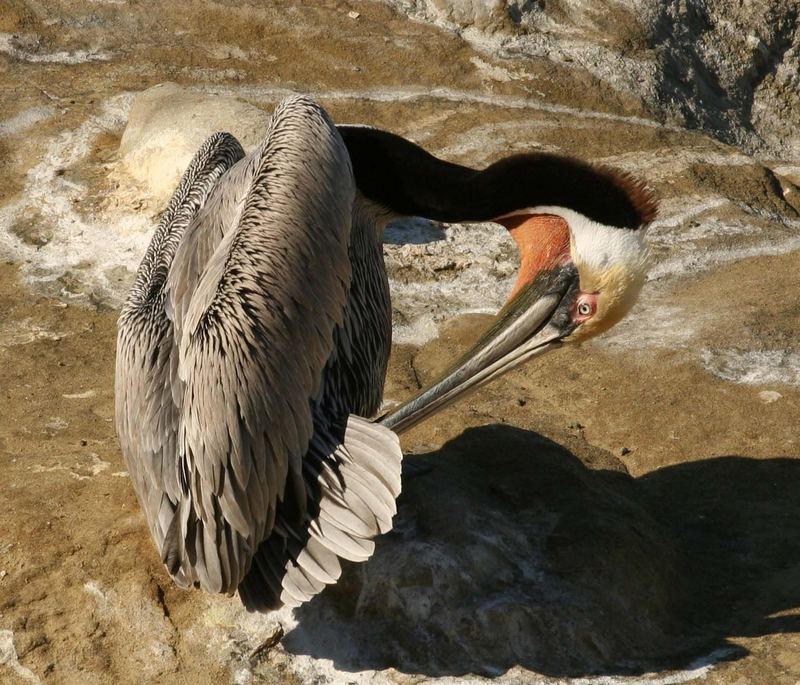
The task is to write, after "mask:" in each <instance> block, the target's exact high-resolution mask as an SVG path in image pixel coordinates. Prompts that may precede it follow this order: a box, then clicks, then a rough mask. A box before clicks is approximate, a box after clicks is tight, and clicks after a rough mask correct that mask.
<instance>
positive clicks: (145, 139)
mask: <svg viewBox="0 0 800 685" xmlns="http://www.w3.org/2000/svg"><path fill="white" fill-rule="evenodd" d="M268 122H269V114H267V113H266V112H264V111H263V110H260V109H258V108H257V107H253V106H252V105H249V104H247V103H246V102H243V101H241V100H238V99H236V98H231V97H217V98H207V97H203V96H202V95H200V94H197V93H190V92H187V91H185V90H183V89H181V88H180V87H179V86H177V85H176V84H174V83H165V84H161V85H158V86H154V87H153V88H149V89H148V90H146V91H145V92H144V93H142V94H141V95H139V96H138V97H137V98H136V100H135V101H134V103H133V106H132V107H131V110H130V114H129V116H128V125H127V126H126V127H125V133H124V134H123V135H122V140H121V141H120V145H119V154H120V158H121V161H122V166H123V168H124V169H125V171H127V172H128V173H129V174H130V175H131V176H132V177H133V179H134V180H135V181H137V182H138V183H140V184H142V185H144V186H146V188H147V191H148V193H149V194H150V195H151V196H152V198H153V201H154V202H155V203H156V204H157V205H158V206H162V207H163V206H164V205H166V203H167V201H168V200H169V198H170V197H171V196H172V193H173V192H174V190H175V188H176V187H177V185H178V181H180V178H181V176H182V175H183V172H184V171H185V170H186V167H188V166H189V162H190V161H191V159H192V157H193V156H194V153H195V152H197V149H198V148H199V147H200V145H202V143H203V141H204V140H205V139H206V138H207V137H208V136H210V135H211V134H212V133H215V132H217V131H227V132H228V133H232V134H233V135H234V136H235V137H236V139H237V140H238V141H239V142H240V143H241V144H242V145H243V146H244V148H245V149H247V150H249V149H251V148H252V147H254V146H255V145H257V144H258V143H259V142H261V139H262V138H263V137H264V131H265V129H266V127H267V124H268Z"/></svg>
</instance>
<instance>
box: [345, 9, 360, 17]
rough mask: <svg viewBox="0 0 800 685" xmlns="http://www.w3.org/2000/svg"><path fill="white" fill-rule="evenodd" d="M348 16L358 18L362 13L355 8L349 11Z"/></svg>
mask: <svg viewBox="0 0 800 685" xmlns="http://www.w3.org/2000/svg"><path fill="white" fill-rule="evenodd" d="M347 16H348V17H350V18H351V19H358V18H359V17H360V16H361V13H360V12H356V11H355V10H353V11H352V12H348V13H347Z"/></svg>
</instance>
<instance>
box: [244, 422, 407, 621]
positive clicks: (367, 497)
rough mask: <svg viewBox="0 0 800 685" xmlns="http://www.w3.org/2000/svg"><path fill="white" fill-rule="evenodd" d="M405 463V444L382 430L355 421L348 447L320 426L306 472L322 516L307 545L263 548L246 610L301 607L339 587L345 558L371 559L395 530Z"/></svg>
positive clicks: (275, 541) (247, 583) (280, 542)
mask: <svg viewBox="0 0 800 685" xmlns="http://www.w3.org/2000/svg"><path fill="white" fill-rule="evenodd" d="M401 459H402V451H401V450H400V441H399V439H398V437H397V436H396V435H395V434H394V433H392V432H391V431H390V430H388V429H386V428H384V427H383V426H381V425H379V424H375V423H372V422H370V421H367V420H366V419H362V418H360V417H358V416H350V417H348V420H347V425H346V429H345V432H344V437H343V439H342V440H337V439H336V438H335V437H334V435H333V434H331V433H330V432H329V431H327V430H326V429H325V428H324V426H322V425H320V424H317V431H316V432H315V434H314V438H313V440H312V442H311V445H310V447H309V451H308V454H307V455H306V459H305V461H304V464H303V467H304V471H305V473H306V479H307V483H308V486H309V497H310V498H311V499H312V500H313V501H316V502H317V503H318V511H317V513H316V514H315V515H312V514H309V516H308V521H307V525H306V530H305V537H304V539H301V540H297V539H291V538H290V539H288V540H284V539H282V538H280V537H279V536H272V537H270V538H269V539H267V540H266V541H265V542H264V543H262V545H261V547H259V549H258V552H257V553H256V556H255V560H254V564H253V567H252V569H251V571H250V573H249V574H248V575H247V576H246V578H245V579H244V581H243V582H242V584H241V585H240V587H239V593H240V595H241V597H242V601H243V602H244V603H245V605H246V606H247V607H248V608H250V609H259V610H263V609H271V608H274V607H276V606H278V605H279V604H281V603H282V604H287V605H289V606H298V605H300V604H302V603H303V602H306V601H308V600H309V599H311V597H313V596H314V595H315V594H317V593H318V592H320V590H322V589H323V588H324V587H325V586H326V585H329V584H331V583H334V582H336V580H338V578H339V576H340V575H341V572H342V569H341V563H340V560H339V559H340V558H342V559H347V560H350V561H364V560H366V559H368V558H369V557H370V555H371V554H372V552H373V550H374V547H375V543H374V542H373V540H372V538H374V537H375V536H376V535H379V534H380V533H385V532H387V531H388V530H390V529H391V522H392V517H393V516H394V514H395V513H396V504H395V500H396V498H397V497H398V495H399V494H400V462H401ZM315 486H316V487H315Z"/></svg>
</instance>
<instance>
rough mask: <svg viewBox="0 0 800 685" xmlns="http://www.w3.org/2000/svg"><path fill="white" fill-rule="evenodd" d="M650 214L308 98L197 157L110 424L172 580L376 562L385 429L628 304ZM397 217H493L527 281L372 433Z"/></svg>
mask: <svg viewBox="0 0 800 685" xmlns="http://www.w3.org/2000/svg"><path fill="white" fill-rule="evenodd" d="M654 214H655V203H654V201H653V200H652V199H651V197H650V195H649V194H648V193H647V191H646V190H645V189H644V188H643V186H642V185H641V184H639V183H638V182H636V181H634V180H632V179H630V178H629V177H627V176H626V175H623V174H619V173H616V172H613V171H610V170H607V169H603V168H597V167H593V166H590V165H587V164H584V163H582V162H578V161H576V160H572V159H568V158H564V157H558V156H553V155H543V154H530V155H518V156H514V157H509V158H507V159H503V160H501V161H500V162H497V163H496V164H493V165H491V166H490V167H488V168H487V169H484V170H482V171H476V170H473V169H468V168H466V167H462V166H458V165H455V164H450V163H447V162H444V161H442V160H439V159H437V158H435V157H433V156H431V155H430V154H428V153H427V152H425V151H424V150H422V149H421V148H419V147H418V146H416V145H414V144H413V143H411V142H409V141H407V140H404V139H403V138H400V137H398V136H396V135H393V134H390V133H387V132H385V131H380V130H376V129H372V128H367V127H355V126H353V127H349V126H342V127H339V128H337V127H336V126H334V125H333V124H332V123H331V121H330V120H329V118H328V116H327V115H326V113H325V112H324V111H323V110H322V109H321V108H320V107H319V106H318V105H317V104H316V103H314V102H313V101H312V100H310V99H308V98H306V97H299V96H298V97H293V98H290V99H288V100H285V101H284V102H282V103H281V104H280V105H279V106H278V107H277V109H276V110H275V112H274V114H273V116H272V119H271V122H270V125H269V127H268V130H267V132H266V137H265V139H264V141H263V143H262V144H261V145H260V146H259V147H258V148H257V149H255V150H254V151H253V152H252V153H250V154H249V155H245V154H244V151H243V150H242V148H241V146H240V145H239V143H238V142H237V141H236V140H235V139H234V138H233V137H232V136H230V135H229V134H225V133H218V134H215V135H213V136H212V137H211V138H209V139H208V140H207V141H206V142H205V143H204V144H203V146H202V147H201V148H200V150H199V151H198V153H197V154H196V156H195V157H194V159H193V160H192V162H191V164H190V165H189V168H188V170H187V171H186V173H185V175H184V176H183V178H182V180H181V182H180V184H179V186H178V188H177V190H176V191H175V194H174V195H173V197H172V199H171V200H170V202H169V205H168V206H167V209H166V210H165V212H164V213H163V216H162V218H161V221H160V223H159V225H158V228H157V229H156V231H155V234H154V236H153V238H152V241H151V243H150V246H149V248H148V250H147V252H146V254H145V257H144V259H143V261H142V263H141V266H140V267H139V270H138V272H137V274H136V278H135V282H134V285H133V287H132V290H131V293H130V296H129V299H128V301H127V303H126V305H125V307H124V309H123V311H122V313H121V315H120V319H119V334H118V342H117V369H116V421H117V431H118V434H119V438H120V443H121V446H122V451H123V455H124V457H125V460H126V463H127V466H128V470H129V473H130V476H131V480H132V482H133V486H134V489H135V490H136V494H137V496H138V498H139V501H140V503H141V506H142V509H143V511H144V514H145V517H146V519H147V521H148V524H149V526H150V531H151V533H152V535H153V538H154V540H155V543H156V546H157V548H158V551H159V553H160V555H161V559H162V560H163V562H164V564H165V565H166V568H167V570H168V571H169V573H170V575H171V576H172V578H173V579H174V580H175V581H176V582H177V583H178V584H179V585H181V586H190V585H195V586H199V587H201V588H202V589H204V590H207V591H209V592H224V593H228V594H232V593H233V592H235V591H236V590H237V589H238V591H239V594H240V597H241V599H242V601H243V602H244V604H245V605H246V606H247V607H248V608H250V609H258V610H264V609H269V608H273V607H275V606H278V605H279V604H281V603H285V604H289V605H298V604H300V603H302V602H304V601H306V600H308V599H309V598H310V597H312V596H313V595H315V594H316V593H318V592H319V591H320V590H322V589H323V588H324V587H325V585H326V584H329V583H333V582H335V581H336V580H337V578H338V577H339V575H340V573H341V567H340V558H344V559H349V560H353V561H362V560H365V559H367V558H368V557H369V556H370V554H371V553H372V551H373V547H374V543H373V541H372V538H373V537H374V536H375V535H377V534H379V533H382V532H386V531H388V530H389V529H390V528H391V525H392V517H393V515H394V513H395V499H396V497H397V496H398V494H399V492H400V462H401V457H402V454H401V451H400V446H399V440H398V438H397V436H396V432H397V431H400V430H402V429H405V428H407V427H408V426H410V425H412V424H413V423H415V422H417V421H419V420H420V419H421V418H423V417H425V416H427V415H429V414H430V413H431V412H432V411H434V410H435V409H437V408H439V407H441V406H443V405H444V404H445V403H448V402H451V401H452V400H454V399H455V398H456V397H458V396H461V395H462V394H463V393H464V392H466V391H467V390H469V389H471V388H474V387H477V386H478V385H480V384H481V383H484V382H486V381H488V380H489V379H491V378H495V377H497V376H498V375H499V374H501V373H503V372H504V371H506V370H508V369H510V368H512V367H513V366H515V365H517V364H519V363H521V362H523V361H525V360H526V359H529V358H530V357H532V356H533V355H535V354H537V353H540V352H542V351H544V350H547V349H550V348H552V347H554V346H557V345H559V344H561V342H567V341H573V340H581V339H585V338H587V337H589V336H591V335H595V334H597V333H599V332H601V331H603V330H605V329H606V328H608V327H609V326H611V325H613V324H614V323H615V322H616V321H618V320H619V319H620V318H621V317H622V316H623V315H624V314H625V313H626V311H627V310H628V309H629V308H630V306H631V304H632V302H633V300H634V298H635V297H636V295H637V293H638V291H639V289H640V287H641V285H642V282H643V279H644V274H645V265H646V248H645V246H644V243H643V242H642V239H641V231H637V230H636V229H638V228H640V227H642V226H644V225H645V224H647V223H648V222H650V221H651V220H652V219H653V217H654ZM398 215H419V216H423V217H428V218H431V219H437V220H444V221H450V222H458V221H484V220H492V221H497V222H499V223H500V224H502V225H504V226H505V227H506V228H507V229H508V230H509V231H510V232H511V234H512V236H513V237H514V239H515V240H516V242H517V244H518V246H519V249H520V254H521V268H520V272H519V277H518V279H517V282H516V285H515V286H514V289H513V292H512V295H511V297H510V299H509V301H508V303H507V304H506V306H505V307H504V308H503V309H502V310H501V311H500V313H499V314H498V316H497V318H496V320H495V322H494V324H493V325H492V326H491V328H490V329H489V330H488V331H487V332H486V334H485V335H484V336H483V337H482V338H481V339H480V340H479V341H478V343H477V344H476V345H475V347H474V348H473V349H472V351H471V352H470V353H468V354H467V355H466V356H465V357H464V358H463V359H462V360H461V361H460V362H458V363H457V364H456V365H455V366H454V367H453V369H452V370H451V371H450V372H449V373H447V374H445V377H444V378H443V379H442V380H441V381H439V382H438V383H436V384H434V385H433V386H432V387H430V388H428V389H427V390H426V391H424V392H423V393H421V394H420V395H419V396H418V397H417V398H416V399H414V400H412V401H411V402H409V403H407V404H405V405H404V406H402V407H401V408H399V409H398V410H397V411H396V412H394V413H393V414H391V415H389V416H386V417H384V418H383V419H382V421H371V420H370V419H371V418H373V417H375V415H376V413H377V411H378V409H379V406H380V402H381V393H382V388H383V383H384V377H385V374H386V366H387V360H388V357H389V349H390V344H391V308H390V301H389V286H388V282H387V277H386V272H385V269H384V265H383V257H382V250H381V234H382V230H383V228H384V226H385V224H386V223H387V222H388V221H389V220H390V219H392V218H394V217H396V216H398Z"/></svg>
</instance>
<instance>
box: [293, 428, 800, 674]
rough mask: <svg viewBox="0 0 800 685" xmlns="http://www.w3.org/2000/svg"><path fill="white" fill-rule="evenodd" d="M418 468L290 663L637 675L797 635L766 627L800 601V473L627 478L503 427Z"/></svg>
mask: <svg viewBox="0 0 800 685" xmlns="http://www.w3.org/2000/svg"><path fill="white" fill-rule="evenodd" d="M411 459H413V460H419V461H420V462H421V463H427V464H431V465H433V466H435V468H434V470H433V471H432V472H431V473H429V474H427V475H425V476H422V477H419V478H414V479H411V480H409V481H407V482H406V483H404V492H403V495H402V496H401V500H400V506H399V513H398V516H397V519H396V528H395V531H393V532H392V533H390V534H389V535H386V536H383V537H382V538H380V539H379V541H378V544H377V548H376V552H375V555H374V557H373V558H372V559H371V560H370V561H369V562H368V563H366V564H363V565H351V566H349V567H348V568H346V569H345V571H344V573H343V577H342V579H341V581H340V582H339V583H338V584H337V585H336V586H334V587H331V588H329V589H328V590H326V592H324V593H322V594H321V595H320V596H318V597H316V598H315V599H314V600H313V601H312V602H310V603H309V604H308V605H306V606H304V607H302V608H300V609H299V610H298V611H297V618H298V620H299V625H298V627H297V628H295V629H294V630H293V631H292V632H290V633H289V634H288V635H287V636H286V638H285V639H284V643H283V644H284V647H285V648H286V649H287V651H289V652H290V653H294V654H306V655H310V656H313V657H316V658H324V659H331V660H332V661H333V663H334V664H335V666H336V667H337V668H338V669H341V670H345V671H361V670H368V669H383V668H388V667H393V668H395V669H397V670H399V671H401V672H404V673H419V674H423V675H428V676H444V675H451V676H452V675H463V674H466V673H479V674H482V675H496V674H499V673H503V672H505V671H507V670H508V669H510V668H512V667H514V666H521V667H523V668H526V669H530V670H533V671H536V672H539V673H543V674H546V675H550V676H584V675H593V674H601V673H603V674H635V673H642V672H646V671H650V670H654V669H667V668H670V669H672V668H684V667H686V666H687V665H689V664H691V663H692V662H693V660H695V659H696V658H697V657H698V656H701V655H708V654H712V653H713V654H714V655H715V657H716V658H727V659H736V658H740V657H741V656H743V655H745V654H746V651H745V650H744V649H742V648H741V647H738V646H735V645H733V644H731V643H730V642H729V641H728V638H729V637H731V636H744V635H749V636H757V635H766V634H772V633H781V632H795V631H797V630H800V618H799V617H795V616H781V617H777V618H771V616H772V615H773V614H775V613H776V612H781V611H785V610H788V609H791V608H794V607H796V606H797V605H798V603H799V602H800V460H795V459H791V458H776V459H758V460H757V459H751V458H745V457H733V456H729V457H719V458H714V459H705V460H701V461H693V462H688V463H682V464H679V465H676V466H671V467H667V468H663V469H660V470H658V471H655V472H652V473H649V474H647V475H645V476H643V477H640V478H632V477H631V476H629V475H628V474H627V473H625V472H624V470H621V469H620V467H619V465H618V464H615V460H614V459H613V457H610V455H608V454H607V453H604V452H601V451H599V450H595V451H594V452H591V448H588V447H587V454H585V455H584V459H583V461H581V460H580V459H578V458H577V457H576V456H575V455H573V454H572V453H570V452H569V451H567V450H566V449H564V448H563V447H561V446H560V445H558V444H556V443H554V442H552V441H550V440H548V439H546V438H544V437H542V436H540V435H538V434H536V433H532V432H529V431H524V430H520V429H516V428H511V427H508V426H501V425H493V426H485V427H482V428H476V429H471V430H468V431H466V432H465V433H463V434H462V435H461V436H459V437H457V438H455V439H454V440H452V441H450V442H448V443H447V444H446V445H444V446H443V447H442V448H441V449H440V450H438V451H436V452H432V453H429V454H427V455H421V456H415V457H411ZM586 464H588V466H587V465H586Z"/></svg>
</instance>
